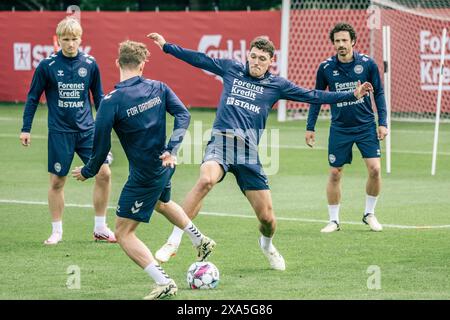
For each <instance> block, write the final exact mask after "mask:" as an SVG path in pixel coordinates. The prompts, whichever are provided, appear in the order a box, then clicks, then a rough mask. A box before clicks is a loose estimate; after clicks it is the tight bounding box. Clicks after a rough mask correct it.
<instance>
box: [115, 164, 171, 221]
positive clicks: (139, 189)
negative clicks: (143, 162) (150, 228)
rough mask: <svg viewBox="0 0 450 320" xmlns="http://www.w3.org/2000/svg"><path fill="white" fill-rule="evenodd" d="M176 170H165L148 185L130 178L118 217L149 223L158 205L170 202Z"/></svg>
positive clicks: (121, 200) (118, 209)
mask: <svg viewBox="0 0 450 320" xmlns="http://www.w3.org/2000/svg"><path fill="white" fill-rule="evenodd" d="M174 172H175V168H173V169H172V168H165V169H164V170H163V173H162V174H161V175H160V176H159V177H157V178H156V179H153V180H151V181H149V183H147V184H142V183H137V182H136V181H133V179H132V178H130V177H129V178H128V181H127V182H126V184H125V186H124V187H123V189H122V192H121V194H120V198H119V203H118V205H117V210H116V215H117V216H118V217H121V218H127V219H132V220H135V221H139V222H149V221H150V217H151V216H152V214H153V210H154V209H155V206H156V203H157V202H158V200H159V201H161V202H165V203H167V202H169V201H170V191H171V183H170V179H171V178H172V175H173V173H174Z"/></svg>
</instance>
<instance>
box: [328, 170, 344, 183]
mask: <svg viewBox="0 0 450 320" xmlns="http://www.w3.org/2000/svg"><path fill="white" fill-rule="evenodd" d="M341 177H342V169H340V168H331V169H330V182H331V183H339V182H340V181H341Z"/></svg>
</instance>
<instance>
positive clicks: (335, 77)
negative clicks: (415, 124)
mask: <svg viewBox="0 0 450 320" xmlns="http://www.w3.org/2000/svg"><path fill="white" fill-rule="evenodd" d="M358 80H359V81H361V83H363V82H366V81H367V82H370V83H371V84H372V86H373V89H374V92H373V93H374V98H375V103H376V106H377V112H378V124H379V125H380V126H387V123H386V102H385V99H384V90H383V85H382V84H381V79H380V73H379V71H378V66H377V65H376V63H375V61H373V59H371V58H370V57H368V56H367V55H364V54H360V53H358V52H354V53H353V61H352V62H349V63H342V62H340V61H339V60H338V58H337V57H336V56H333V57H331V58H329V59H327V60H325V61H324V62H322V63H321V64H320V66H319V69H318V70H317V77H316V89H318V90H325V89H326V88H328V89H329V90H330V91H336V92H345V91H351V92H353V90H355V88H356V85H357V83H358ZM320 107H321V105H320V104H311V106H310V108H309V114H308V121H307V125H306V129H307V130H309V131H314V127H315V125H316V121H317V117H318V115H319V112H320ZM374 122H375V115H374V112H373V109H372V103H371V101H370V97H369V96H365V97H364V98H361V99H359V100H358V101H355V102H341V103H335V104H331V126H333V127H335V128H353V129H355V130H358V129H361V128H364V127H365V126H367V125H371V124H373V123H374Z"/></svg>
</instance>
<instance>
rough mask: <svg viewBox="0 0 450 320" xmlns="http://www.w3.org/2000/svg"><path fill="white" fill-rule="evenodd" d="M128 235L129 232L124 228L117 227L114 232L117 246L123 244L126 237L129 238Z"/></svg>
mask: <svg viewBox="0 0 450 320" xmlns="http://www.w3.org/2000/svg"><path fill="white" fill-rule="evenodd" d="M130 234H131V231H130V230H129V228H127V227H125V226H117V227H116V230H115V231H114V235H115V236H116V240H117V242H118V243H119V244H120V243H123V242H124V241H125V239H126V238H127V236H129V235H130Z"/></svg>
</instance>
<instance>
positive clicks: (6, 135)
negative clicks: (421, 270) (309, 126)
mask: <svg viewBox="0 0 450 320" xmlns="http://www.w3.org/2000/svg"><path fill="white" fill-rule="evenodd" d="M0 138H14V139H17V140H19V135H14V134H9V133H0ZM32 139H36V140H47V136H42V135H32ZM111 141H113V142H119V139H117V138H112V139H111ZM192 145H195V146H198V145H199V144H198V143H192ZM201 145H202V146H203V147H204V146H206V142H205V143H204V144H203V143H202V144H201ZM259 147H260V148H278V149H291V150H311V148H310V147H308V146H306V145H305V146H303V145H289V144H280V145H277V146H276V145H266V144H260V145H259ZM313 150H327V147H321V146H314V149H313ZM392 153H400V154H417V155H430V154H431V153H432V152H431V151H415V150H392ZM437 154H438V155H440V156H450V152H443V151H439V152H438V153H437Z"/></svg>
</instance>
